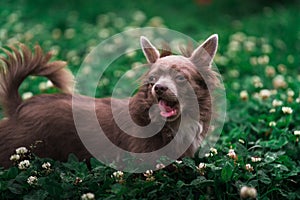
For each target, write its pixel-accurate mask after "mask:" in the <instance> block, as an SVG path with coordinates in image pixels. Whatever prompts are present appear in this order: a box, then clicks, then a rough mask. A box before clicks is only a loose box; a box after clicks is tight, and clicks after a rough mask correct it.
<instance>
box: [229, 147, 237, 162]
mask: <svg viewBox="0 0 300 200" xmlns="http://www.w3.org/2000/svg"><path fill="white" fill-rule="evenodd" d="M227 155H228V156H229V157H230V158H232V159H234V160H236V159H237V155H236V153H235V151H234V149H229V151H228V154H227Z"/></svg>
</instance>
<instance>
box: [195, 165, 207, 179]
mask: <svg viewBox="0 0 300 200" xmlns="http://www.w3.org/2000/svg"><path fill="white" fill-rule="evenodd" d="M196 168H197V170H198V172H199V173H200V174H201V175H202V176H204V174H205V169H206V164H205V163H200V164H199V165H198V166H196Z"/></svg>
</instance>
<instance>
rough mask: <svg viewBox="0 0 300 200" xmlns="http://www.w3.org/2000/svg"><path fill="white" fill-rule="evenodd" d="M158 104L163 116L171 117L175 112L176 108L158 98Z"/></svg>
mask: <svg viewBox="0 0 300 200" xmlns="http://www.w3.org/2000/svg"><path fill="white" fill-rule="evenodd" d="M158 106H159V109H160V114H161V116H163V117H172V116H174V115H176V114H177V111H176V109H174V108H171V107H170V106H168V105H167V104H166V102H165V101H164V100H160V101H159V102H158Z"/></svg>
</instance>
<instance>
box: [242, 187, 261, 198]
mask: <svg viewBox="0 0 300 200" xmlns="http://www.w3.org/2000/svg"><path fill="white" fill-rule="evenodd" d="M240 196H241V198H242V199H248V198H252V199H255V198H256V197H257V191H256V189H255V188H253V187H247V186H243V187H242V188H241V190H240Z"/></svg>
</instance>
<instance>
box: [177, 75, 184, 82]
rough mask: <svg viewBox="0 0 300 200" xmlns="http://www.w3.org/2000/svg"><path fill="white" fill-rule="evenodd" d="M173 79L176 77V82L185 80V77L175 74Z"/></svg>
mask: <svg viewBox="0 0 300 200" xmlns="http://www.w3.org/2000/svg"><path fill="white" fill-rule="evenodd" d="M175 79H176V81H178V82H183V81H185V80H186V79H185V77H184V76H183V75H181V74H180V75H177V76H176V77H175Z"/></svg>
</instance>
